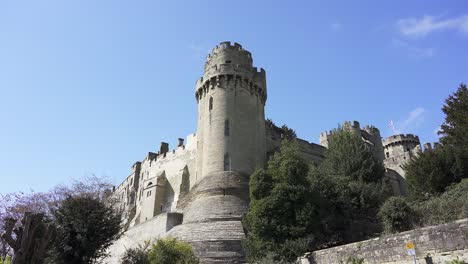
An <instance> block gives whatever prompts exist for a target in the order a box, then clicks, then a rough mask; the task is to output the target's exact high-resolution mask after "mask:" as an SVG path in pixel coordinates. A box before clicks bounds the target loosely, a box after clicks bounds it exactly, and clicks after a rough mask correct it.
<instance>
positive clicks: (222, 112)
mask: <svg viewBox="0 0 468 264" xmlns="http://www.w3.org/2000/svg"><path fill="white" fill-rule="evenodd" d="M195 98H196V100H197V103H198V128H197V140H198V142H197V172H196V173H197V178H198V180H200V179H201V178H203V177H204V176H206V175H208V174H210V173H213V172H221V171H236V172H240V173H242V174H245V175H250V174H251V173H252V172H253V171H254V170H255V168H256V167H261V166H263V165H264V162H265V156H266V154H265V151H266V150H265V145H266V139H265V113H264V107H265V102H266V98H267V92H266V79H265V71H264V70H263V69H260V70H257V68H255V67H253V66H252V55H251V53H250V52H248V51H246V50H244V49H243V48H242V46H241V45H239V44H238V43H234V44H233V45H232V44H231V43H230V42H222V43H221V44H219V45H217V46H216V47H215V48H214V49H213V51H212V52H211V53H210V54H209V55H208V57H207V59H206V63H205V69H204V74H203V77H202V78H200V79H199V80H198V81H197V84H196V89H195Z"/></svg>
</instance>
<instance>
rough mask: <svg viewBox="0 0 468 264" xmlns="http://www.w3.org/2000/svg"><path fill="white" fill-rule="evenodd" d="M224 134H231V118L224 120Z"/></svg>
mask: <svg viewBox="0 0 468 264" xmlns="http://www.w3.org/2000/svg"><path fill="white" fill-rule="evenodd" d="M224 135H225V136H229V120H227V119H226V120H224Z"/></svg>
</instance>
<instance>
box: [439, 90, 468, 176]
mask: <svg viewBox="0 0 468 264" xmlns="http://www.w3.org/2000/svg"><path fill="white" fill-rule="evenodd" d="M442 111H443V112H444V114H445V121H444V123H443V124H442V125H441V126H440V131H439V134H440V135H441V136H442V137H441V139H440V141H441V143H442V144H443V145H444V146H445V147H447V148H449V149H450V151H451V152H452V153H453V155H454V162H453V164H452V168H451V172H452V173H453V174H455V175H457V176H458V178H459V179H460V180H461V178H468V89H467V87H466V84H463V83H462V84H460V86H459V88H458V90H457V91H456V92H455V93H454V94H452V95H450V96H449V97H448V98H447V99H446V100H445V105H444V106H443V107H442Z"/></svg>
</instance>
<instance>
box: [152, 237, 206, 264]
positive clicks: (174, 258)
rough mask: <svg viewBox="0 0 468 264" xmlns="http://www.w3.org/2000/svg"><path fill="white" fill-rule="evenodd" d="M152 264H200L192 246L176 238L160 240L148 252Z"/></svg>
mask: <svg viewBox="0 0 468 264" xmlns="http://www.w3.org/2000/svg"><path fill="white" fill-rule="evenodd" d="M148 260H149V263H151V264H198V263H200V262H199V260H198V258H197V257H196V256H195V254H194V253H193V250H192V246H191V245H190V244H189V243H187V242H183V241H178V240H176V239H174V238H167V239H158V240H157V241H156V243H155V244H153V246H152V248H151V249H150V250H149V252H148Z"/></svg>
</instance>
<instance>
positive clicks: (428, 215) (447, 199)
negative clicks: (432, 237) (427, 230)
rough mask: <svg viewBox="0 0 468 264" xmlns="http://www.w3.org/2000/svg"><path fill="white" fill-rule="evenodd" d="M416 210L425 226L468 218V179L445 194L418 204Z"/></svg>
mask: <svg viewBox="0 0 468 264" xmlns="http://www.w3.org/2000/svg"><path fill="white" fill-rule="evenodd" d="M413 207H414V209H415V210H416V211H417V212H418V214H419V215H420V216H421V224H422V225H423V226H428V225H437V224H442V223H447V222H451V221H455V220H458V219H462V218H467V217H468V179H464V180H462V181H461V182H460V183H458V184H454V185H453V186H451V187H449V188H448V189H447V191H446V192H445V193H443V194H442V195H440V196H436V197H433V198H431V199H429V200H427V201H421V202H416V203H415V204H414V205H413Z"/></svg>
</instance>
